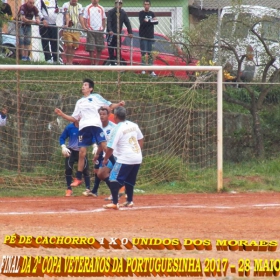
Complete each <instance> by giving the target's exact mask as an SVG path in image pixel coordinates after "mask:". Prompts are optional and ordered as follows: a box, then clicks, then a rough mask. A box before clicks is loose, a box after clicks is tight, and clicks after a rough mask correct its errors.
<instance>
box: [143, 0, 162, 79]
mask: <svg viewBox="0 0 280 280" xmlns="http://www.w3.org/2000/svg"><path fill="white" fill-rule="evenodd" d="M150 7H151V2H150V1H149V0H145V1H144V10H142V11H141V12H139V22H140V27H139V36H140V37H141V39H140V49H141V57H142V65H147V62H146V54H147V55H148V65H153V55H152V49H153V44H154V40H153V39H154V36H155V35H154V25H156V24H158V20H157V18H156V17H155V14H154V12H152V11H150ZM142 74H146V72H145V71H142ZM150 74H151V76H153V77H155V76H156V73H155V72H154V71H152V72H151V73H150Z"/></svg>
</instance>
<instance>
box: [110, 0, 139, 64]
mask: <svg viewBox="0 0 280 280" xmlns="http://www.w3.org/2000/svg"><path fill="white" fill-rule="evenodd" d="M122 4H123V3H122V0H116V1H115V8H113V9H111V10H109V11H108V17H107V31H108V33H109V34H108V36H107V42H108V53H109V59H110V62H111V63H112V62H113V61H114V60H116V58H117V35H116V33H117V34H121V32H122V27H123V24H125V26H126V28H127V31H128V34H129V37H130V38H132V36H133V33H132V28H131V24H130V21H129V18H128V16H127V13H126V12H125V10H123V9H122V8H121V7H122ZM118 9H119V12H120V16H119V30H117V28H118V26H117V10H118ZM114 33H115V35H113V34H114ZM119 47H121V40H120V45H119Z"/></svg>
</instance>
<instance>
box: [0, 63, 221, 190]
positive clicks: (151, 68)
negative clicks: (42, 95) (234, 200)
mask: <svg viewBox="0 0 280 280" xmlns="http://www.w3.org/2000/svg"><path fill="white" fill-rule="evenodd" d="M147 70H148V71H167V70H168V71H186V72H211V73H214V74H216V78H214V80H215V81H214V83H216V85H215V89H216V90H217V91H216V92H215V94H216V95H217V96H216V100H217V120H216V121H217V123H216V125H217V135H216V138H215V139H216V141H217V159H216V160H217V191H218V192H219V191H221V190H222V189H223V101H222V99H223V70H222V67H221V66H80V65H77V66H75V65H0V72H2V71H12V72H13V73H16V72H17V71H20V72H21V71H36V72H37V71H38V72H39V71H40V72H41V71H47V72H49V73H50V72H53V71H70V72H72V73H77V72H78V71H90V72H91V74H92V75H93V77H94V73H96V71H106V72H110V71H111V72H115V73H119V75H121V74H122V72H127V71H132V72H133V71H135V72H141V71H147ZM15 76H16V74H15ZM20 78H21V77H19V79H20ZM198 78H199V77H198ZM201 78H202V77H201ZM156 79H157V78H153V81H154V82H155V83H156V82H157V81H156ZM34 83H36V81H34ZM166 83H168V82H166ZM193 83H196V81H194V82H193ZM206 83H207V82H206ZM211 83H213V81H212V82H211ZM77 100H78V97H77ZM73 109H74V107H73ZM7 126H8V124H7Z"/></svg>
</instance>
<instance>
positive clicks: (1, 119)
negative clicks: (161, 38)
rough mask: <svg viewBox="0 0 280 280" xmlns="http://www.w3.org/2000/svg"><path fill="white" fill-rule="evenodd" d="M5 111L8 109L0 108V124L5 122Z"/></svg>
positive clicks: (3, 124) (2, 124)
mask: <svg viewBox="0 0 280 280" xmlns="http://www.w3.org/2000/svg"><path fill="white" fill-rule="evenodd" d="M7 112H8V110H7V109H6V108H3V109H2V112H0V126H5V125H6V123H7Z"/></svg>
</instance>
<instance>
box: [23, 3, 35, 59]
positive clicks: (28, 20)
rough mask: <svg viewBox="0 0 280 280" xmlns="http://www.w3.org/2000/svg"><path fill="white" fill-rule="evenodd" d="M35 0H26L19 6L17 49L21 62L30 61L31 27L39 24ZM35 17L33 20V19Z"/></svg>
mask: <svg viewBox="0 0 280 280" xmlns="http://www.w3.org/2000/svg"><path fill="white" fill-rule="evenodd" d="M34 1H35V0H27V2H26V3H25V4H23V5H21V6H20V8H19V16H20V21H21V24H20V28H19V47H20V50H21V60H23V61H30V57H29V53H30V47H31V36H32V34H31V25H32V24H40V19H39V11H38V9H37V8H36V7H35V6H34V4H35V2H34ZM34 16H35V20H34V19H33V18H34Z"/></svg>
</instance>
